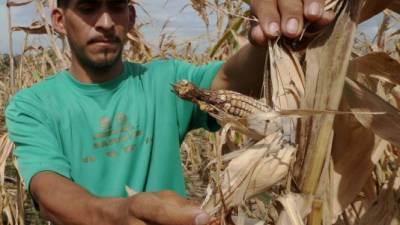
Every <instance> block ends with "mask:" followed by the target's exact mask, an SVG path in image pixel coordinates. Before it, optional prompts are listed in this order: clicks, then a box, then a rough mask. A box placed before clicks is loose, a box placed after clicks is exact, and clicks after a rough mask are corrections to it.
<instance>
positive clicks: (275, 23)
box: [251, 0, 280, 39]
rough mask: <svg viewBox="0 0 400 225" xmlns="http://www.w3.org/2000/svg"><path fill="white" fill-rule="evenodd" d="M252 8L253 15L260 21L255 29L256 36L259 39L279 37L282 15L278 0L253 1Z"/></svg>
mask: <svg viewBox="0 0 400 225" xmlns="http://www.w3.org/2000/svg"><path fill="white" fill-rule="evenodd" d="M251 6H252V8H251V10H252V12H253V14H254V15H256V17H257V18H258V21H259V24H258V25H257V26H255V27H254V29H253V30H254V36H255V37H256V38H258V39H261V38H272V37H277V36H279V34H280V15H279V12H278V5H277V2H276V0H252V4H251ZM261 36H264V37H261Z"/></svg>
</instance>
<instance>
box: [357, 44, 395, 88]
mask: <svg viewBox="0 0 400 225" xmlns="http://www.w3.org/2000/svg"><path fill="white" fill-rule="evenodd" d="M349 69H350V70H355V71H357V72H359V73H361V74H364V75H367V76H370V77H373V78H376V79H379V80H383V81H385V82H389V83H392V84H395V85H400V63H399V61H397V60H396V59H394V58H392V57H390V56H389V55H388V54H387V53H386V52H372V53H369V54H367V55H364V56H361V57H358V58H356V59H353V60H352V61H351V62H350V67H349Z"/></svg>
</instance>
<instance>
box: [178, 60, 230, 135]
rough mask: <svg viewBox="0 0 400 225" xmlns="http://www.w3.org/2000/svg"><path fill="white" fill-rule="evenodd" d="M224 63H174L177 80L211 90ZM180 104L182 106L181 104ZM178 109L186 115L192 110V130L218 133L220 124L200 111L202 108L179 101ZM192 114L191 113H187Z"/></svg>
mask: <svg viewBox="0 0 400 225" xmlns="http://www.w3.org/2000/svg"><path fill="white" fill-rule="evenodd" d="M222 64H223V62H222V61H215V62H211V63H208V64H205V65H198V66H197V65H193V64H190V63H187V62H184V61H177V60H176V61H174V66H175V70H176V76H177V77H176V78H177V79H176V80H177V81H179V80H183V79H185V80H188V81H190V82H192V83H194V84H195V85H196V86H198V87H200V88H205V89H209V88H210V87H211V84H212V81H213V79H214V78H215V76H216V75H217V73H218V71H219V69H220V68H221V66H222ZM179 103H180V104H179ZM179 103H178V109H179V108H180V109H181V112H182V111H183V112H182V113H185V112H184V111H186V110H187V109H188V108H189V104H190V110H191V115H192V117H191V120H190V128H189V129H195V128H200V127H202V128H205V129H208V130H211V131H216V130H217V129H219V125H218V123H217V122H216V121H215V119H213V118H212V117H210V116H209V115H208V114H207V113H206V112H203V111H201V110H200V107H198V106H197V105H194V104H192V103H190V102H188V101H183V100H181V101H179ZM186 113H187V114H190V113H189V112H186Z"/></svg>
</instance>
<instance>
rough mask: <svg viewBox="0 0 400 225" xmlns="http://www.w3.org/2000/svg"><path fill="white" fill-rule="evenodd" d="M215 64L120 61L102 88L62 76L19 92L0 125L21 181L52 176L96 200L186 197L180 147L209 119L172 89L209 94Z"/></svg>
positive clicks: (45, 80) (65, 72) (66, 74)
mask: <svg viewBox="0 0 400 225" xmlns="http://www.w3.org/2000/svg"><path fill="white" fill-rule="evenodd" d="M221 65H222V63H221V62H215V63H210V64H207V65H202V66H194V65H191V64H189V63H186V62H182V61H177V60H157V61H153V62H150V63H148V64H134V63H128V62H124V70H123V73H122V74H120V75H119V76H118V77H117V78H115V79H114V80H111V81H108V82H105V83H101V84H84V83H80V82H79V81H77V80H75V79H74V78H73V76H72V75H71V74H70V73H69V72H68V71H63V72H60V73H59V74H57V75H55V76H51V77H48V78H45V79H44V80H43V81H41V82H39V83H38V84H35V85H34V86H32V87H31V88H28V89H24V90H22V91H20V92H19V93H18V94H16V95H15V96H14V97H13V98H12V101H11V102H10V104H9V105H8V107H7V109H6V123H7V128H8V132H9V136H10V139H11V140H12V141H13V142H14V143H15V144H16V150H15V155H16V157H17V162H18V165H19V167H20V171H21V173H22V176H23V178H24V180H25V183H26V184H27V185H28V186H29V184H30V180H31V178H32V177H33V176H34V175H35V174H36V173H38V172H40V171H53V172H56V173H58V174H60V175H62V176H64V177H67V178H69V179H71V180H72V181H74V182H75V183H77V184H79V185H81V186H82V187H84V188H85V189H87V190H88V191H89V192H91V193H93V194H95V195H97V196H103V197H117V196H121V197H122V196H126V193H125V186H126V185H128V186H129V187H131V188H133V189H134V190H135V191H139V192H141V191H160V190H167V189H168V190H174V191H176V192H177V193H179V194H181V195H185V188H184V179H183V171H182V168H181V160H180V153H179V147H180V144H181V142H182V140H183V139H184V136H185V134H186V133H187V131H188V130H189V129H190V128H196V127H207V122H208V116H207V115H206V114H205V113H204V112H201V111H200V110H199V109H198V107H197V106H195V105H194V104H192V103H190V102H187V101H183V100H181V99H179V98H178V97H176V95H175V94H174V93H173V92H172V91H171V84H173V83H174V82H176V81H178V80H181V79H187V80H189V81H191V82H193V83H195V84H197V85H199V86H200V87H203V88H208V87H210V85H211V82H212V80H213V78H214V76H215V75H216V73H217V71H218V70H219V68H220V66H221Z"/></svg>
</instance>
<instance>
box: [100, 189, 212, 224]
mask: <svg viewBox="0 0 400 225" xmlns="http://www.w3.org/2000/svg"><path fill="white" fill-rule="evenodd" d="M100 202H101V203H100V204H103V206H105V211H103V212H104V216H105V220H104V221H107V220H108V221H110V220H109V219H111V224H120V225H145V224H160V225H206V224H208V223H209V222H210V216H209V215H208V214H206V213H205V212H204V211H203V210H201V209H200V208H199V207H197V206H196V205H194V204H193V203H192V202H190V201H188V200H186V199H184V198H182V197H180V196H178V195H177V194H175V193H174V192H172V191H162V192H142V193H138V194H136V195H134V196H131V197H129V198H126V199H114V200H110V199H103V200H100ZM110 203H111V204H110ZM106 218H108V219H106ZM96 224H102V223H101V221H99V222H98V223H96ZM106 224H110V223H108V222H107V223H106Z"/></svg>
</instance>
